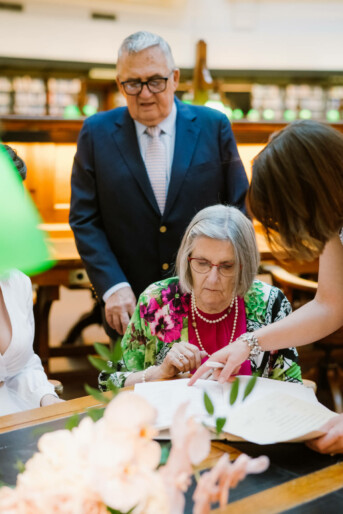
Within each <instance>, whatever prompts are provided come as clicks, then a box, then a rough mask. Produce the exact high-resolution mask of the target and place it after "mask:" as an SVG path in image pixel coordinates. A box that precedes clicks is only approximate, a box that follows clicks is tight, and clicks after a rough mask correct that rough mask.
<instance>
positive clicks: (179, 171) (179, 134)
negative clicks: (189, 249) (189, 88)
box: [163, 100, 200, 217]
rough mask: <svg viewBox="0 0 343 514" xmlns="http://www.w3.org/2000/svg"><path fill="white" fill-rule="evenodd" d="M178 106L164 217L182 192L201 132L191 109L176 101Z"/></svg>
mask: <svg viewBox="0 0 343 514" xmlns="http://www.w3.org/2000/svg"><path fill="white" fill-rule="evenodd" d="M176 106H177V117H176V134H175V149H174V158H173V165H172V170H171V176H170V182H169V188H168V195H167V201H166V207H165V210H164V214H163V217H165V216H167V215H168V213H169V212H170V210H171V208H172V206H173V203H174V202H175V199H176V197H177V195H178V192H179V191H180V188H181V186H182V183H183V180H184V178H185V175H186V173H187V170H188V168H189V165H190V163H191V160H192V156H193V153H194V149H195V145H196V142H197V139H198V136H199V132H200V129H199V127H198V126H197V125H196V123H195V120H196V115H195V114H193V113H192V112H191V109H190V108H189V107H188V106H187V105H185V104H183V103H182V102H180V101H179V100H176Z"/></svg>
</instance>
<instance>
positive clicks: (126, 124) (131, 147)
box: [113, 109, 160, 215]
mask: <svg viewBox="0 0 343 514" xmlns="http://www.w3.org/2000/svg"><path fill="white" fill-rule="evenodd" d="M113 137H114V140H115V142H116V145H117V147H118V150H119V152H120V154H121V156H122V158H123V159H124V161H125V163H126V165H127V167H128V169H129V171H130V173H131V174H132V175H133V176H134V177H135V179H136V180H137V182H138V184H139V186H140V188H141V190H142V192H143V194H144V195H145V197H146V198H147V200H148V201H149V202H150V204H151V205H152V207H153V208H154V210H155V211H156V212H157V213H158V214H159V215H160V210H159V208H158V204H157V202H156V198H155V195H154V192H153V190H152V187H151V184H150V180H149V177H148V174H147V171H146V169H145V165H144V162H143V159H142V156H141V153H140V150H139V145H138V140H137V134H136V129H135V125H134V122H133V120H132V118H131V116H130V115H129V112H128V110H127V109H125V110H124V111H123V113H122V116H121V117H120V118H119V119H118V120H117V121H116V123H115V127H114V131H113Z"/></svg>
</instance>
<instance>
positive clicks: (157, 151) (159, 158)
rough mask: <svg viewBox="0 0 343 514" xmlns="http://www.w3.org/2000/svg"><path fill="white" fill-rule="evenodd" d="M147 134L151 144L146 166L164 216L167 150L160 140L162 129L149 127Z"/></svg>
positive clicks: (146, 157) (147, 153) (148, 149)
mask: <svg viewBox="0 0 343 514" xmlns="http://www.w3.org/2000/svg"><path fill="white" fill-rule="evenodd" d="M146 133H147V134H148V135H149V142H148V146H147V149H146V155H145V166H146V169H147V172H148V175H149V179H150V183H151V186H152V189H153V191H154V194H155V198H156V201H157V203H158V206H159V208H160V212H161V214H163V211H164V206H165V203H166V173H167V158H166V149H165V147H164V145H163V143H162V141H161V138H160V134H161V129H160V128H159V127H147V129H146Z"/></svg>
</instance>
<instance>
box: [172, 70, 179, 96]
mask: <svg viewBox="0 0 343 514" xmlns="http://www.w3.org/2000/svg"><path fill="white" fill-rule="evenodd" d="M179 81H180V70H179V68H175V69H174V70H173V84H174V91H175V90H176V89H177V86H178V85H179Z"/></svg>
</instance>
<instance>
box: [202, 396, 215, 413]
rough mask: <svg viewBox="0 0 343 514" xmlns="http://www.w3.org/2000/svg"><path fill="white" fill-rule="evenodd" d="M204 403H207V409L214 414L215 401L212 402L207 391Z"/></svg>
mask: <svg viewBox="0 0 343 514" xmlns="http://www.w3.org/2000/svg"><path fill="white" fill-rule="evenodd" d="M204 404H205V409H206V410H207V412H208V413H209V415H210V416H213V414H214V407H213V403H212V401H211V399H210V397H209V396H208V394H207V393H206V391H204Z"/></svg>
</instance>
